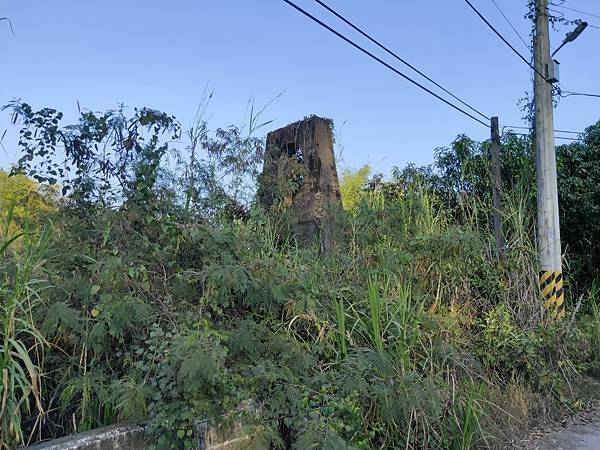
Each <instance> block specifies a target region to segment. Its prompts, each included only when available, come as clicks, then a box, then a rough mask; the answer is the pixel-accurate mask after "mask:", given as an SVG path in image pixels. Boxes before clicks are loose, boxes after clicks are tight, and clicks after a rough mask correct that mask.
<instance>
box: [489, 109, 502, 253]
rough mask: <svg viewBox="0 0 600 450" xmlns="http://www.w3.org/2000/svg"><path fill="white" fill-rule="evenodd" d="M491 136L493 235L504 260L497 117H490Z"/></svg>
mask: <svg viewBox="0 0 600 450" xmlns="http://www.w3.org/2000/svg"><path fill="white" fill-rule="evenodd" d="M490 128H491V130H492V136H491V138H492V139H491V148H490V151H491V154H492V194H493V206H494V237H495V238H496V247H497V250H498V260H499V261H500V262H504V234H502V200H501V197H500V194H501V191H502V165H501V162H500V129H499V128H500V126H499V125H498V118H497V117H492V118H491V120H490Z"/></svg>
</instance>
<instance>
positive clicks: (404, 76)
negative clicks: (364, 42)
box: [283, 0, 489, 128]
mask: <svg viewBox="0 0 600 450" xmlns="http://www.w3.org/2000/svg"><path fill="white" fill-rule="evenodd" d="M283 1H284V2H285V3H287V4H288V5H290V6H291V7H292V8H294V9H295V10H297V11H299V12H300V13H302V14H304V15H305V16H306V17H308V18H309V19H311V20H312V21H313V22H316V23H317V24H319V25H321V26H322V27H323V28H325V29H326V30H328V31H330V32H331V33H333V34H335V35H336V36H337V37H339V38H340V39H342V40H343V41H345V42H346V43H348V44H350V45H351V46H352V47H354V48H356V49H357V50H360V51H361V52H363V53H364V54H365V55H367V56H369V57H370V58H372V59H374V60H375V61H377V62H378V63H379V64H381V65H383V66H385V67H386V68H388V69H389V70H391V71H392V72H394V73H395V74H397V75H400V76H401V77H402V78H404V79H405V80H407V81H409V82H410V83H412V84H414V85H415V86H417V87H419V88H420V89H422V90H424V91H425V92H427V93H428V94H431V95H433V96H434V97H435V98H437V99H438V100H441V101H442V102H444V103H445V104H447V105H448V106H450V107H452V108H454V109H455V110H457V111H459V112H461V113H462V114H464V115H465V116H467V117H470V118H471V119H473V120H475V121H476V122H479V123H480V124H482V125H483V126H484V127H486V128H489V125H488V124H487V123H485V122H483V121H481V120H479V119H478V118H477V117H475V116H472V115H471V114H469V113H468V112H466V111H465V110H463V109H461V108H459V107H458V106H456V105H454V104H453V103H450V102H449V101H448V100H446V99H445V98H443V97H440V96H439V95H438V94H436V93H435V92H433V91H432V90H430V89H428V88H426V87H425V86H423V85H422V84H420V83H419V82H417V81H415V80H413V79H412V78H410V77H409V76H408V75H405V74H404V73H402V72H400V71H399V70H398V69H396V68H395V67H393V66H391V65H389V64H388V63H386V62H385V61H384V60H382V59H381V58H378V57H377V56H375V55H374V54H373V53H371V52H369V51H368V50H365V49H364V48H363V47H361V46H360V45H358V44H357V43H355V42H353V41H352V40H350V39H349V38H347V37H346V36H344V35H343V34H341V33H340V32H338V31H336V30H334V29H333V28H331V27H330V26H329V25H327V24H326V23H324V22H322V21H321V20H319V19H317V18H316V17H315V16H313V15H312V14H310V13H309V12H307V11H305V10H304V9H302V8H301V7H299V6H298V5H296V4H295V3H294V2H292V1H290V0H283Z"/></svg>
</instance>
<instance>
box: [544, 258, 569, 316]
mask: <svg viewBox="0 0 600 450" xmlns="http://www.w3.org/2000/svg"><path fill="white" fill-rule="evenodd" d="M540 290H541V292H542V298H543V299H544V304H545V305H546V308H548V309H549V310H551V311H552V314H553V316H554V317H556V318H557V319H561V318H562V317H563V316H564V315H565V293H564V289H563V275H562V272H554V271H551V270H546V271H543V272H541V273H540Z"/></svg>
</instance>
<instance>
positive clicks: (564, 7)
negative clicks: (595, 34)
mask: <svg viewBox="0 0 600 450" xmlns="http://www.w3.org/2000/svg"><path fill="white" fill-rule="evenodd" d="M552 6H556V7H557V8H562V9H568V10H569V11H573V12H576V13H579V14H584V15H586V16H590V17H596V18H597V19H600V15H598V14H592V13H590V12H585V11H581V10H579V9H575V8H569V7H568V6H563V5H556V4H554V3H552Z"/></svg>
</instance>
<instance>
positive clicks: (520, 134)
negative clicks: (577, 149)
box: [503, 130, 581, 141]
mask: <svg viewBox="0 0 600 450" xmlns="http://www.w3.org/2000/svg"><path fill="white" fill-rule="evenodd" d="M508 132H509V133H510V134H514V135H515V136H529V137H530V136H531V135H530V134H526V133H515V132H514V131H511V130H508ZM504 134H505V133H504V132H503V135H504ZM554 139H560V140H563V141H581V139H580V138H572V137H565V136H554Z"/></svg>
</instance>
